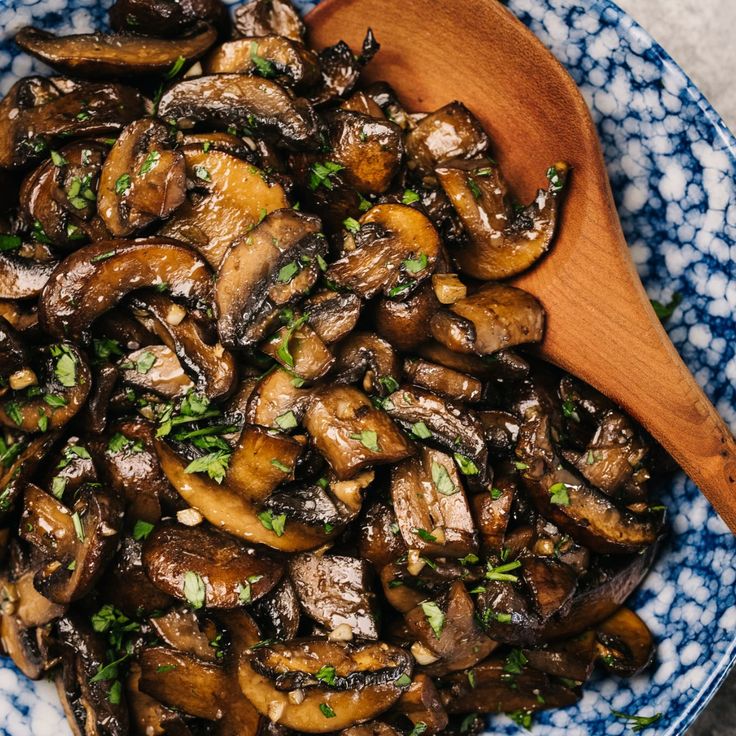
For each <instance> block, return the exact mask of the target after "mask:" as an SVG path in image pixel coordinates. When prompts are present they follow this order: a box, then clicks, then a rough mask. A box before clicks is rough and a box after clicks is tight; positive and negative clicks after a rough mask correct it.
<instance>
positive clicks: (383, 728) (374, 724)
mask: <svg viewBox="0 0 736 736" xmlns="http://www.w3.org/2000/svg"><path fill="white" fill-rule="evenodd" d="M399 733H400V732H399V731H397V730H396V729H395V728H392V727H391V726H389V725H388V724H386V723H381V721H369V722H368V723H362V724H360V725H359V726H351V727H350V728H346V729H345V730H344V731H340V736H399Z"/></svg>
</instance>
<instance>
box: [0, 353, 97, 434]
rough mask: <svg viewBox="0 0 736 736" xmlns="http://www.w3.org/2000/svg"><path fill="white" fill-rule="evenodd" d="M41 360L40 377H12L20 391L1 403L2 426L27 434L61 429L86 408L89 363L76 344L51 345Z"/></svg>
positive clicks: (25, 373)
mask: <svg viewBox="0 0 736 736" xmlns="http://www.w3.org/2000/svg"><path fill="white" fill-rule="evenodd" d="M36 352H37V353H40V355H39V356H38V357H41V358H42V359H43V363H42V366H41V371H40V372H39V373H40V375H38V376H37V375H36V373H35V372H34V371H33V370H31V369H30V368H26V370H25V371H23V372H22V373H20V372H19V373H17V374H14V375H15V381H13V380H12V379H13V376H11V377H10V379H11V380H10V384H11V387H12V386H13V384H14V383H15V386H17V387H18V390H15V391H11V393H10V394H5V396H4V397H3V399H2V401H1V402H0V423H2V424H4V425H5V426H6V427H10V428H13V429H20V430H22V431H24V432H46V431H48V430H54V429H59V428H60V427H62V426H64V425H65V424H66V423H67V422H69V421H70V420H71V419H72V417H74V416H75V415H76V414H77V413H78V412H79V411H80V410H81V409H82V407H83V406H84V404H85V402H86V401H87V396H88V395H89V391H90V388H91V385H92V379H91V375H90V371H89V368H88V366H87V360H86V358H85V357H84V356H83V355H82V353H81V351H80V350H79V349H78V348H77V347H76V346H75V345H73V344H72V343H68V342H62V343H58V344H56V345H49V346H48V348H44V349H43V350H42V351H41V350H39V351H36Z"/></svg>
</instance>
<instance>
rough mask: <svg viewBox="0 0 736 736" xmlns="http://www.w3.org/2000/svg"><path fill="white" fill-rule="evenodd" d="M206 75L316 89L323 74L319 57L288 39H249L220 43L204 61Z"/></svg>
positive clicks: (252, 37) (298, 43)
mask: <svg viewBox="0 0 736 736" xmlns="http://www.w3.org/2000/svg"><path fill="white" fill-rule="evenodd" d="M204 71H205V73H206V74H231V73H237V74H251V75H257V76H261V77H266V78H268V79H276V80H277V81H278V82H279V83H280V84H283V85H285V86H288V87H295V88H300V87H301V88H305V89H306V88H309V87H313V86H314V85H315V84H317V82H319V81H320V79H321V78H322V77H321V74H320V68H319V61H318V59H317V55H316V54H315V53H314V52H313V51H311V50H310V49H307V48H306V47H305V46H304V45H303V44H302V43H301V42H299V41H294V40H292V39H290V38H286V37H285V36H272V35H267V36H249V37H245V38H239V39H237V40H235V41H228V42H226V43H223V44H221V45H220V46H218V47H217V48H215V49H214V51H213V52H212V53H211V54H210V55H209V56H208V57H207V59H206V60H205V62H204Z"/></svg>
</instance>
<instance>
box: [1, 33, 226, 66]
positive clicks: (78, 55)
mask: <svg viewBox="0 0 736 736" xmlns="http://www.w3.org/2000/svg"><path fill="white" fill-rule="evenodd" d="M216 38H217V33H216V31H215V29H214V28H212V27H211V26H206V25H205V26H200V27H199V28H196V29H195V30H194V31H193V32H192V33H190V34H188V35H186V36H180V37H179V38H177V39H175V40H173V39H172V40H166V39H163V38H156V39H152V38H145V37H141V36H131V35H124V34H107V33H81V34H75V35H71V36H55V35H54V34H53V33H49V32H48V31H43V30H40V29H38V28H31V27H26V28H21V30H20V31H18V33H17V34H16V36H15V42H16V43H17V44H18V46H20V47H21V48H22V49H23V50H24V51H26V52H28V53H29V54H31V56H35V57H36V58H37V59H40V60H41V61H43V62H44V63H46V64H48V65H49V66H51V67H52V68H54V69H57V70H58V71H60V72H62V73H64V74H70V75H72V76H75V77H85V78H88V79H105V78H113V79H114V78H120V77H141V76H146V75H150V74H163V73H165V72H167V71H169V70H170V69H171V68H172V67H173V65H174V64H175V63H177V60H178V59H179V58H180V57H183V58H184V59H185V60H186V61H187V62H192V61H196V60H197V59H198V58H199V57H200V56H202V55H204V53H205V52H206V51H207V49H209V47H210V46H212V44H213V43H214V42H215V39H216Z"/></svg>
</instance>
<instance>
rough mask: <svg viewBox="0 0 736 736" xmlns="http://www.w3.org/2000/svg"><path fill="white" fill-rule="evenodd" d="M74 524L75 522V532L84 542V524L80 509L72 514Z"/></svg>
mask: <svg viewBox="0 0 736 736" xmlns="http://www.w3.org/2000/svg"><path fill="white" fill-rule="evenodd" d="M72 524H74V533H75V534H76V535H77V539H78V540H79V541H80V542H84V527H83V526H82V520H81V519H80V518H79V512H78V511H75V512H74V513H73V514H72Z"/></svg>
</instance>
